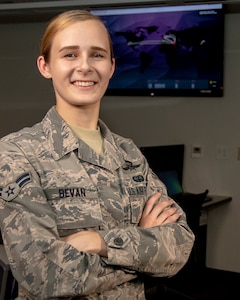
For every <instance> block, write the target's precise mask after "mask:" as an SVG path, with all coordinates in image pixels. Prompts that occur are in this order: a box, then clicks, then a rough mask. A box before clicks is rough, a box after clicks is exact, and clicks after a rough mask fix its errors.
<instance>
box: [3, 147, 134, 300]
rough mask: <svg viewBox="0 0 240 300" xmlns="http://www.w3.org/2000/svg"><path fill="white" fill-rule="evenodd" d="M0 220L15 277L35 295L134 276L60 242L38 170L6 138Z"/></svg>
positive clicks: (81, 290)
mask: <svg viewBox="0 0 240 300" xmlns="http://www.w3.org/2000/svg"><path fill="white" fill-rule="evenodd" d="M0 224H1V231H2V235H3V240H4V245H5V248H6V252H7V254H8V258H9V261H10V265H11V269H12V272H13V275H14V277H15V278H16V279H17V281H18V283H19V284H20V285H21V286H22V287H23V288H24V289H25V290H26V291H28V292H29V295H31V296H32V297H33V298H34V299H49V298H52V297H74V296H76V295H88V294H92V293H98V292H101V291H106V290H108V289H109V290H110V289H113V288H114V287H115V286H117V285H120V284H121V283H124V282H127V281H129V280H131V279H133V278H135V277H136V274H135V272H134V271H127V270H123V269H121V268H119V267H116V266H114V265H113V264H106V262H104V261H103V260H102V259H101V257H100V256H98V255H94V254H88V253H84V252H79V251H78V250H77V249H75V248H74V247H72V246H71V245H69V244H67V243H65V242H62V241H60V240H59V235H58V231H57V226H56V222H55V216H54V213H53V212H52V210H51V208H50V206H49V204H48V203H47V200H46V197H45V195H44V192H43V190H42V188H41V185H40V180H39V176H38V174H37V173H36V172H35V170H34V169H33V168H32V167H31V164H30V163H29V161H28V159H27V158H26V157H25V156H24V155H23V153H21V151H19V149H18V148H17V147H16V146H14V145H11V144H8V143H5V142H4V143H0Z"/></svg>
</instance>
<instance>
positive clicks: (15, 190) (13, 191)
mask: <svg viewBox="0 0 240 300" xmlns="http://www.w3.org/2000/svg"><path fill="white" fill-rule="evenodd" d="M30 181H31V176H30V174H29V173H24V174H23V175H21V176H20V177H18V179H17V180H16V181H15V182H12V183H10V184H8V185H7V186H6V187H0V198H2V199H3V200H5V201H12V200H13V199H14V198H16V197H17V195H18V194H19V193H20V191H21V189H22V187H23V186H24V185H25V184H27V183H28V182H30Z"/></svg>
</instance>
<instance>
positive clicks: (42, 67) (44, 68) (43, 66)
mask: <svg viewBox="0 0 240 300" xmlns="http://www.w3.org/2000/svg"><path fill="white" fill-rule="evenodd" d="M37 66H38V70H39V72H40V73H41V74H42V76H43V77H45V78H51V77H52V76H51V73H50V71H49V66H48V63H46V61H45V59H44V57H43V56H42V55H41V56H39V57H38V58H37Z"/></svg>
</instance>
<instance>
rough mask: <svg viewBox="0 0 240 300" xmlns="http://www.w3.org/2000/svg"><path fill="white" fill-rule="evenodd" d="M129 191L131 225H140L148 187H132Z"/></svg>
mask: <svg viewBox="0 0 240 300" xmlns="http://www.w3.org/2000/svg"><path fill="white" fill-rule="evenodd" d="M127 190H128V195H129V201H130V209H131V223H133V224H138V223H139V221H140V219H141V216H142V212H143V209H144V205H145V202H146V187H145V186H139V185H132V186H129V187H128V188H127Z"/></svg>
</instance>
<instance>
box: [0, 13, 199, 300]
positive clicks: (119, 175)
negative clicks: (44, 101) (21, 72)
mask: <svg viewBox="0 0 240 300" xmlns="http://www.w3.org/2000/svg"><path fill="white" fill-rule="evenodd" d="M37 65H38V68H39V71H40V73H41V74H42V75H43V76H44V77H45V78H49V79H51V80H52V84H53V88H54V92H55V97H56V105H55V106H53V107H52V108H50V110H49V111H48V112H47V114H46V116H45V117H44V118H43V120H42V121H41V122H40V123H38V124H36V125H34V126H33V127H31V128H24V129H22V130H20V131H19V132H16V133H12V134H9V135H8V136H5V137H4V138H2V139H1V142H0V170H1V172H0V221H1V230H2V235H3V240H4V245H5V249H6V251H7V255H8V258H9V262H10V265H11V270H12V273H13V275H14V277H15V278H16V279H17V281H18V284H19V299H60V298H61V299H62V298H63V299H106V300H110V299H112V300H115V299H119V300H120V299H122V300H126V299H141V300H142V299H145V294H144V284H143V281H142V279H141V276H140V274H141V273H142V274H148V275H150V276H159V277H165V276H172V275H174V274H176V273H177V272H178V271H179V270H180V269H181V268H182V267H183V266H184V265H185V263H186V262H187V260H188V257H189V254H190V252H191V249H192V246H193V242H194V235H193V233H192V231H191V230H190V228H189V226H188V225H187V223H186V216H185V214H184V212H183V211H182V210H181V208H180V207H179V206H178V205H177V204H176V203H175V202H174V201H173V200H172V199H169V198H168V195H167V192H166V188H165V186H164V185H163V183H162V182H161V181H160V180H159V179H158V178H157V176H156V175H155V174H153V173H152V171H151V169H150V168H149V166H148V163H147V161H146V159H145V158H144V156H143V155H142V153H141V151H140V150H139V149H138V148H137V146H136V145H135V144H134V143H133V142H132V140H130V139H126V138H123V137H121V136H119V135H117V134H114V133H112V132H111V131H110V130H109V128H108V127H107V126H106V125H105V124H104V123H103V122H102V120H100V119H99V110H100V102H101V99H102V97H103V95H104V93H105V91H106V89H107V86H108V83H109V80H110V78H111V76H112V74H113V72H114V68H115V60H114V57H113V51H112V44H111V40H110V37H109V34H108V32H107V30H106V28H105V27H104V25H103V23H102V22H101V21H100V20H99V19H98V18H97V17H96V16H93V15H91V14H90V13H88V12H87V11H79V10H75V11H69V12H65V13H63V14H61V15H59V16H57V17H56V18H54V19H53V20H52V21H51V22H50V24H49V25H48V27H47V29H46V31H45V34H44V36H43V39H42V46H41V55H40V56H39V57H38V59H37Z"/></svg>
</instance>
